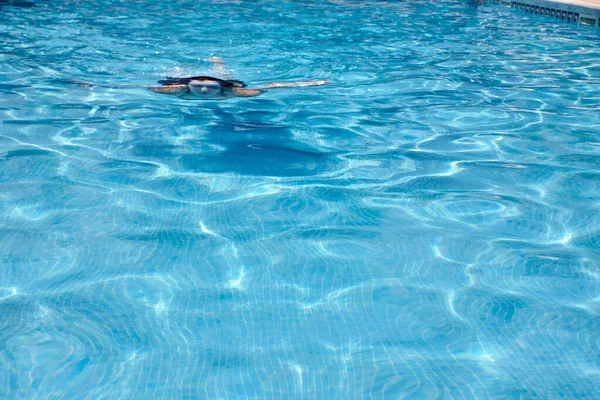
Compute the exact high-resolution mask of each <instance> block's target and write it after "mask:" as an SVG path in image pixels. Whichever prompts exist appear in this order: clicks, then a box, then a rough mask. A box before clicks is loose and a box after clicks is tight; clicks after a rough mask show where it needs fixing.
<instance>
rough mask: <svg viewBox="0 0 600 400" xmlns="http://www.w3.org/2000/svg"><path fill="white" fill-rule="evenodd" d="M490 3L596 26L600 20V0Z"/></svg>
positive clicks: (535, 0)
mask: <svg viewBox="0 0 600 400" xmlns="http://www.w3.org/2000/svg"><path fill="white" fill-rule="evenodd" d="M492 3H496V4H502V5H506V6H509V7H511V8H516V9H518V10H523V11H525V12H527V13H532V14H540V15H548V16H550V17H554V18H557V19H560V20H562V21H566V22H575V23H578V24H583V25H591V26H598V21H599V20H600V1H598V2H597V1H560V2H558V1H548V0H519V1H508V0H493V1H492Z"/></svg>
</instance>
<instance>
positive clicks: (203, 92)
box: [188, 81, 221, 97]
mask: <svg viewBox="0 0 600 400" xmlns="http://www.w3.org/2000/svg"><path fill="white" fill-rule="evenodd" d="M188 87H189V88H190V92H192V93H193V94H195V95H196V96H200V97H202V96H210V95H215V94H219V93H221V85H219V83H218V82H214V81H193V82H190V83H189V84H188Z"/></svg>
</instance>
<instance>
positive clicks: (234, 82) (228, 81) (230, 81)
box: [158, 76, 247, 87]
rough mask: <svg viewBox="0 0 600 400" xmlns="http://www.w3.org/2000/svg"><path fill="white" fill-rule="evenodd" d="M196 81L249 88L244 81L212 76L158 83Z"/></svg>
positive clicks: (172, 83)
mask: <svg viewBox="0 0 600 400" xmlns="http://www.w3.org/2000/svg"><path fill="white" fill-rule="evenodd" d="M196 80H198V81H202V80H207V81H214V82H218V83H219V85H221V86H222V87H246V86H247V85H246V84H245V83H244V82H242V81H238V80H235V79H219V78H214V77H212V76H192V77H189V78H171V77H167V78H166V79H162V80H160V81H158V83H160V84H161V85H187V84H189V83H190V82H191V81H196Z"/></svg>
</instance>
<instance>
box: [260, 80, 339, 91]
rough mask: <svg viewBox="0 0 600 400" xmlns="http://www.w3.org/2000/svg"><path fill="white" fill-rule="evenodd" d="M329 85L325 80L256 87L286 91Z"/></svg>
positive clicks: (279, 83) (266, 84) (267, 84)
mask: <svg viewBox="0 0 600 400" xmlns="http://www.w3.org/2000/svg"><path fill="white" fill-rule="evenodd" d="M329 83H331V81H326V80H310V81H296V82H271V83H265V84H264V85H262V86H259V87H257V89H259V90H261V89H262V90H266V89H286V88H302V87H309V86H323V85H327V84H329Z"/></svg>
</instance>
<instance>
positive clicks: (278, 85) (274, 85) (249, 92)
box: [150, 80, 331, 97]
mask: <svg viewBox="0 0 600 400" xmlns="http://www.w3.org/2000/svg"><path fill="white" fill-rule="evenodd" d="M329 83H331V81H325V80H313V81H297V82H271V83H266V84H264V85H261V86H258V87H256V88H253V89H250V88H248V89H246V88H232V89H231V90H232V91H233V93H235V94H236V95H237V96H241V97H255V96H258V95H260V94H262V93H264V92H265V91H267V90H271V89H286V88H287V89H289V88H302V87H309V86H323V85H327V84H329ZM150 90H152V89H150Z"/></svg>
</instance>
